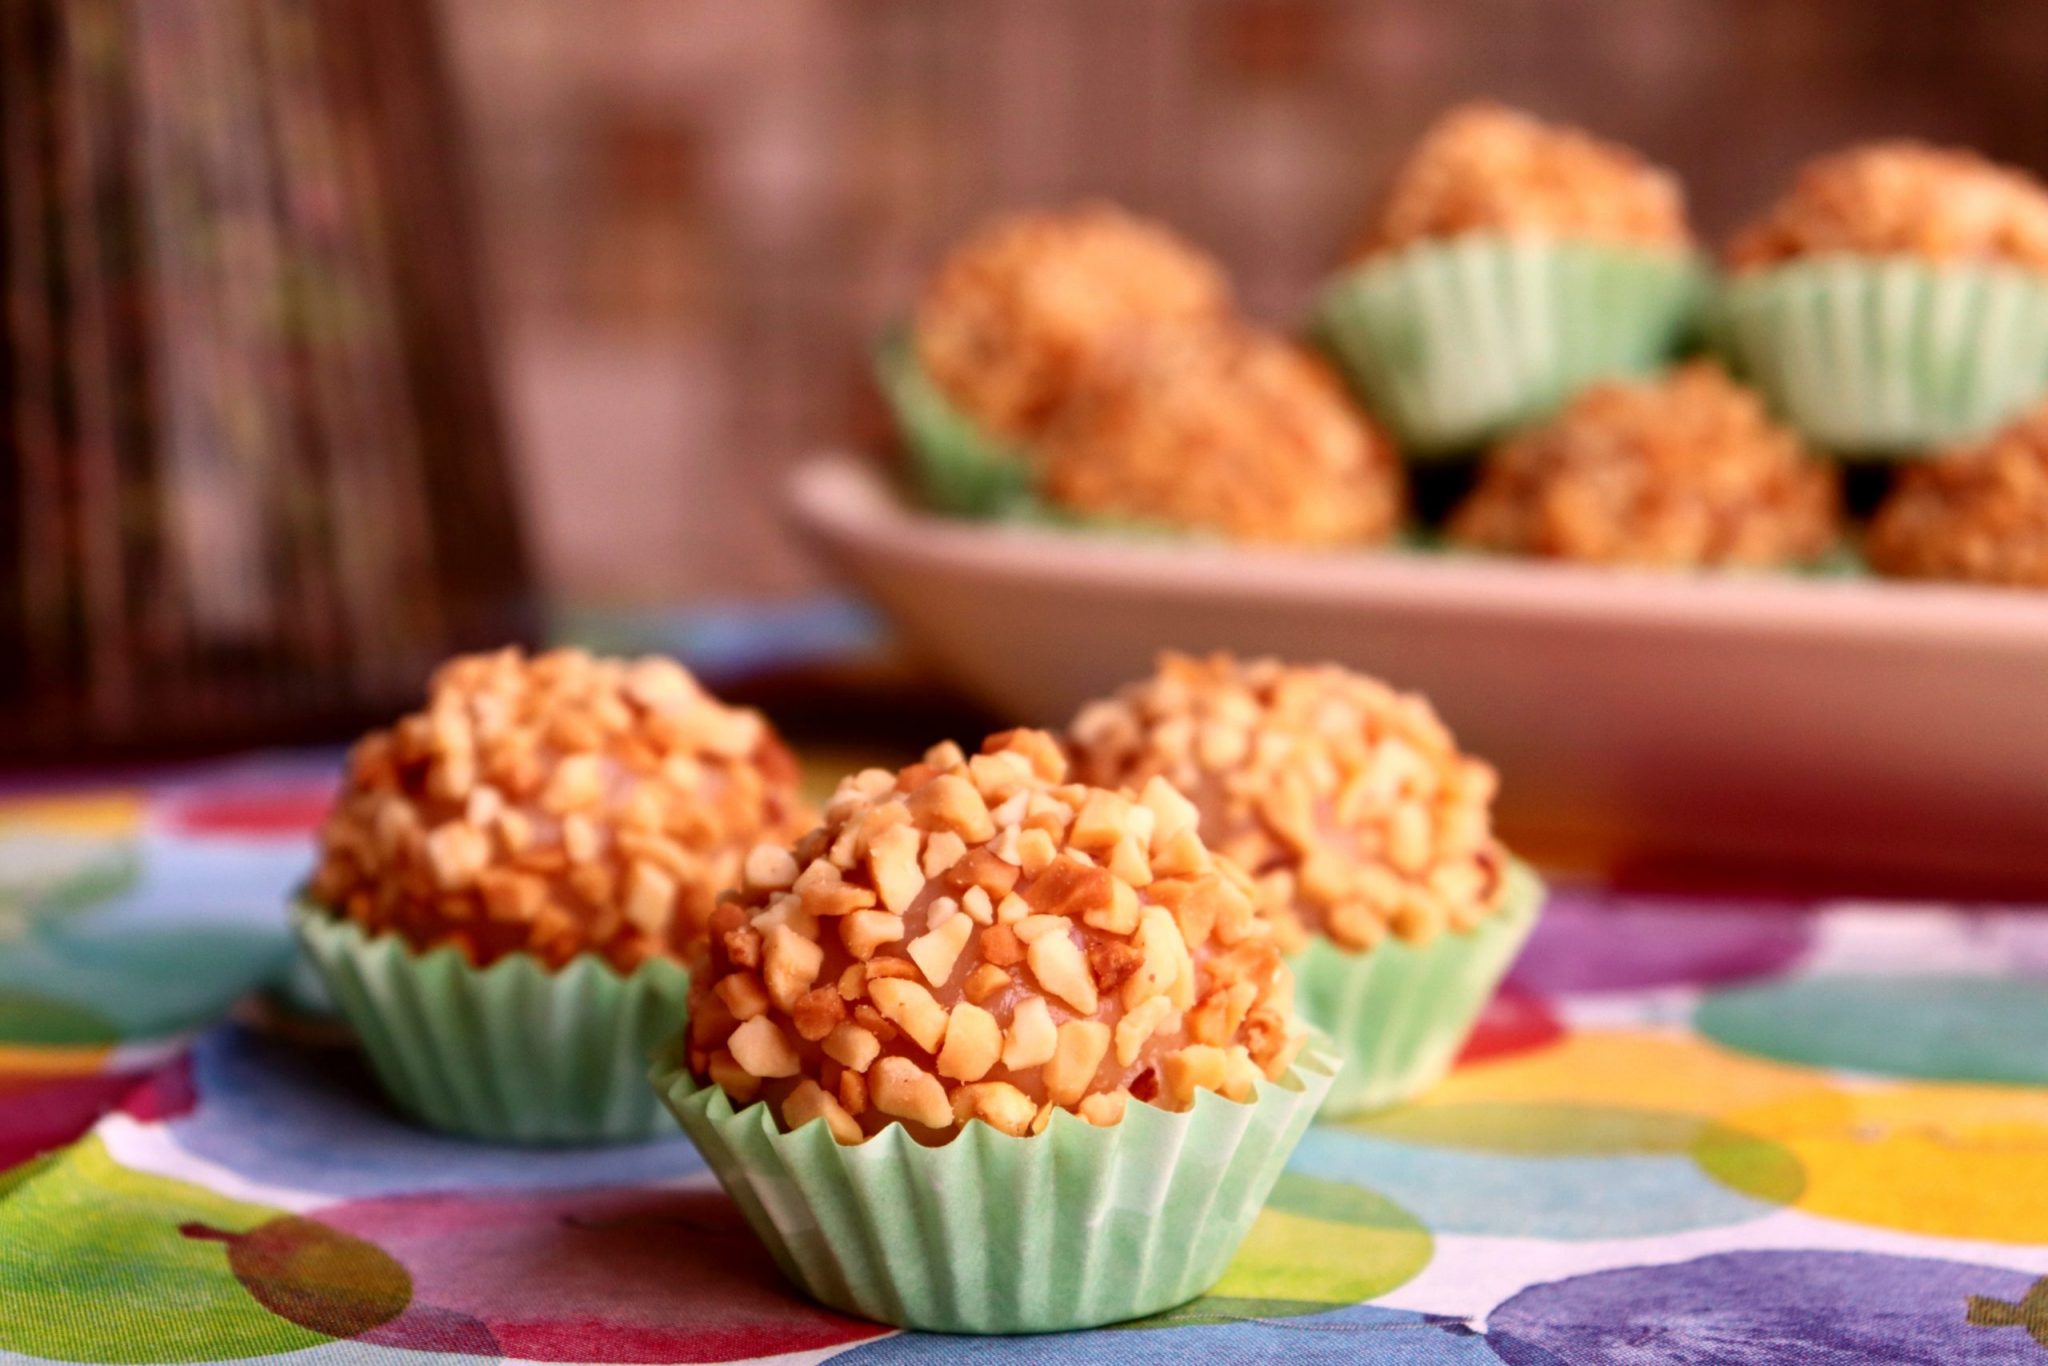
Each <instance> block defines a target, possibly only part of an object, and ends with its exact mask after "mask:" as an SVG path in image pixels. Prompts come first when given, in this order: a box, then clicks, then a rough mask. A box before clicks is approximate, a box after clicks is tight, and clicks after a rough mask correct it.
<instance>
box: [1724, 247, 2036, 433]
mask: <svg viewBox="0 0 2048 1366" xmlns="http://www.w3.org/2000/svg"><path fill="white" fill-rule="evenodd" d="M1712 334H1713V338H1714V341H1715V344H1716V345H1717V346H1718V347H1719V348H1720V349H1721V350H1722V351H1724V352H1725V353H1726V354H1727V355H1728V357H1729V359H1730V360H1731V361H1732V362H1733V363H1734V365H1735V366H1736V368H1737V369H1738V370H1740V371H1741V372H1742V373H1743V374H1744V375H1745V376H1747V377H1748V378H1749V379H1750V380H1751V381H1752V382H1754V383H1755V384H1756V386H1757V387H1758V388H1759V389H1761V390H1762V391H1763V392H1764V394H1765V395H1766V396H1767V397H1768V398H1769V399H1770V400H1771V403H1772V405H1773V406H1774V407H1776V408H1777V409H1778V410H1779V411H1780V412H1782V413H1783V414H1784V415H1785V416H1786V417H1787V418H1788V419H1789V420H1790V421H1791V423H1792V424H1793V425H1794V426H1795V427H1797V428H1798V429H1799V430H1800V432H1801V433H1802V434H1803V435H1805V436H1806V437H1807V438H1808V439H1809V440H1811V441H1813V442H1814V443H1815V444H1817V445H1820V446H1825V447H1828V448H1830V449H1832V450H1836V451H1840V452H1843V453H1847V454H1863V455H1893V456H1897V455H1906V454H1912V453H1924V452H1926V451H1928V450H1929V449H1930V448H1933V447H1937V446H1941V445H1945V444H1947V443H1949V442H1953V441H1961V440H1965V439H1968V438H1971V437H1975V436H1978V435H1981V434H1983V433H1984V432H1986V431H1989V430H1990V429H1991V428H1993V427H1996V426H1997V425H1998V424H1999V423H2000V422H2002V421H2004V420H2005V419H2006V418H2008V417H2011V416H2012V415H2013V414H2014V413H2016V412H2018V411H2019V410H2020V409H2022V408H2024V407H2026V406H2028V405H2029V404H2030V403H2032V402H2034V401H2035V400H2037V399H2039V398H2040V397H2041V395H2042V393H2043V391H2044V390H2048V275H2042V274H2039V273H2036V272H2034V271H2030V270H2026V269H2024V268H2022V267H2019V266H2013V265H2006V264H2001V263H1993V262H1978V263H1967V264H1942V263H1935V262H1931V261H1927V260H1924V259H1922V258H1920V257H1917V256H1857V255H1846V254H1845V255H1831V256H1816V257H1811V258H1807V259H1803V260H1798V261H1794V262H1792V263H1791V264H1788V265H1782V266H1774V267H1771V268H1769V269H1765V270H1758V271H1752V272H1748V273H1745V274H1741V275H1737V276H1736V277H1734V278H1733V279H1732V280H1730V281H1729V282H1728V283H1727V284H1726V285H1725V286H1724V287H1723V288H1722V290H1721V293H1720V296H1719V298H1718V300H1717V301H1716V304H1715V307H1714V310H1713V319H1712Z"/></svg>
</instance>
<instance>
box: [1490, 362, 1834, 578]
mask: <svg viewBox="0 0 2048 1366" xmlns="http://www.w3.org/2000/svg"><path fill="white" fill-rule="evenodd" d="M1449 531H1450V535H1451V537H1452V539H1453V540H1456V541H1460V542H1462V543H1464V544H1466V545H1470V546H1474V547H1477V548H1480V549H1485V550H1493V551H1499V552H1502V553H1505V554H1518V555H1536V556H1546V557H1551V558H1557V559H1567V560H1578V561H1582V562H1586V563H1599V564H1636V565H1648V566H1656V567H1662V568H1706V567H1734V566H1746V567H1754V568H1764V567H1775V566H1782V565H1791V564H1802V563H1807V562H1810V561H1812V560H1815V559H1817V558H1819V557H1820V556H1821V555H1823V554H1825V553H1826V552H1827V551H1828V549H1829V548H1830V547H1832V546H1833V545H1834V544H1835V543H1836V542H1837V541H1838V540H1839V539H1840V537H1841V507H1840V493H1839V488H1838V480H1837V478H1836V475H1835V472H1834V470H1833V468H1832V467H1831V466H1828V465H1826V464H1823V463H1822V462H1821V461H1819V460H1817V459H1815V458H1814V457H1813V456H1812V454H1811V453H1810V452H1808V451H1807V450H1806V448H1805V447H1804V446H1803V445H1802V444H1801V443H1800V441H1799V438H1798V437H1797V436H1796V435H1794V434H1793V432H1792V431H1791V430H1790V429H1789V428H1786V427H1782V426H1780V425H1779V424H1777V423H1776V422H1773V421H1772V420H1771V419H1770V417H1769V416H1768V415H1767V414H1766V413H1765V411H1764V405H1763V402H1762V400H1761V399H1759V398H1758V397H1757V396H1756V395H1755V394H1754V393H1752V392H1750V391H1749V390H1747V389H1745V388H1743V387H1742V386H1741V385H1739V384H1737V383H1735V381H1733V380H1731V379H1729V378H1728V376H1727V375H1726V374H1724V373H1723V372H1722V371H1721V370H1720V369H1718V368H1717V367H1715V366H1713V365H1710V364H1708V363H1706V362H1704V361H1701V362H1695V363H1693V364H1690V365H1685V366H1681V367H1679V368H1678V369H1676V370H1674V371H1672V372H1671V373H1670V374H1668V375H1666V376H1664V377H1663V378H1661V379H1656V380H1640V381H1624V380H1615V381H1609V382H1607V383H1602V384H1595V385H1593V386H1592V387H1590V388H1588V389H1586V390H1585V391H1583V392H1582V393H1580V395H1579V396H1578V397H1577V398H1575V399H1573V400H1572V402H1571V404H1570V406H1568V407H1567V408H1566V409H1565V410H1564V412H1563V413H1561V414H1559V415H1558V416H1557V417H1556V418H1555V419H1553V420H1552V421H1550V422H1547V423H1545V424H1543V425H1542V426H1539V427H1534V428H1531V429H1529V430H1528V431H1524V432H1520V433H1517V434H1516V435H1514V436H1511V437H1509V438H1507V440H1505V441H1503V442H1502V443H1501V444H1500V445H1498V446H1496V447H1495V448H1494V450H1493V451H1492V453H1491V454H1489V455H1488V457H1487V460H1486V465H1485V468H1484V470H1483V471H1482V473H1481V475H1480V479H1479V484H1478V487H1477V488H1475V489H1474V490H1473V492H1472V495H1471V497H1469V498H1467V499H1466V500H1465V502H1464V504H1463V505H1462V506H1461V507H1460V508H1459V509H1458V510H1457V512H1456V513H1455V514H1454V515H1453V516H1452V518H1451V522H1450V527H1449Z"/></svg>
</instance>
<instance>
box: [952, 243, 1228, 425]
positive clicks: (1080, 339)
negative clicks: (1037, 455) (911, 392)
mask: <svg viewBox="0 0 2048 1366" xmlns="http://www.w3.org/2000/svg"><path fill="white" fill-rule="evenodd" d="M1230 309H1231V300H1230V287H1229V284H1228V283H1227V281H1226V280H1225V279H1224V275H1223V271H1222V269H1221V268H1220V267H1219V266H1218V265H1217V264H1216V263H1215V262H1214V261H1213V260H1211V259H1210V258H1209V257H1208V256H1207V255H1206V254H1205V253H1203V252H1202V251H1200V250H1199V249H1197V248H1196V247H1194V246H1192V245H1191V244H1189V243H1188V242H1187V241H1185V240H1184V239H1183V238H1181V237H1180V236H1179V235H1178V234H1176V233H1174V232H1173V231H1172V230H1170V229H1168V228H1166V227H1164V226H1162V225H1160V224H1158V223H1154V222H1151V221H1149V220H1147V219H1143V218H1139V217H1137V216H1135V215H1133V214H1130V213H1127V212H1125V211H1124V210H1122V209H1119V208H1116V207H1115V206H1113V205H1109V204H1084V205H1081V206H1079V207H1076V208H1071V209H1064V210H1042V211H1038V212H1032V213H1020V214H1013V215H1010V216H1008V217H1004V218H999V219H996V220H995V221H993V222H991V223H989V224H988V225H987V226H986V227H984V228H982V229H981V230H980V231H979V232H977V233H975V235H974V236H972V237H970V238H968V239H967V241H965V242H963V243H962V244H961V245H960V246H958V247H956V248H955V249H954V250H953V252H952V254H950V255H949V256H948V257H947V258H946V259H945V261H944V262H943V263H942V264H941V265H940V267H939V269H938V272H937V273H936V274H935V275H934V276H933V277H932V280H931V283H930V284H929V285H928V286H927V287H926V288H925V291H924V295H923V297H922V298H921V299H920V300H919V301H918V305H917V313H916V318H915V322H914V326H913V331H912V340H913V343H914V345H915V349H916V354H917V359H918V362H919V364H920V365H921V366H922V367H923V369H924V373H925V374H926V376H928V377H929V378H930V380H931V382H932V383H933V384H934V385H936V386H937V387H938V389H939V391H940V392H941V393H943V394H944V395H945V396H946V398H947V399H949V400H950V401H951V402H952V403H953V405H954V406H955V407H956V408H958V409H959V410H960V411H961V412H963V413H965V414H967V415H968V416H969V417H971V418H973V419H974V420H975V421H976V422H978V423H980V424H981V425H982V426H983V427H984V428H985V429H987V430H988V431H989V432H990V433H992V434H994V435H996V436H998V437H1002V438H1005V439H1008V440H1013V441H1021V442H1029V441H1031V440H1034V439H1035V438H1036V437H1037V436H1038V435H1039V433H1040V431H1041V430H1042V428H1043V426H1044V424H1045V421H1046V419H1047V418H1048V417H1049V416H1050V415H1051V414H1052V412H1053V410H1054V409H1055V408H1057V407H1058V406H1059V404H1060V402H1061V401H1062V400H1063V399H1064V398H1065V396H1066V394H1067V391H1068V389H1069V388H1070V387H1071V386H1072V384H1073V382H1074V380H1075V378H1076V377H1077V376H1078V375H1079V374H1081V373H1082V372H1083V371H1084V370H1085V369H1086V368H1087V367H1088V366H1089V365H1091V364H1093V363H1094V362H1095V361H1096V360H1097V359H1098V358H1099V357H1100V356H1101V355H1102V354H1103V353H1104V351H1105V350H1107V349H1110V348H1112V347H1114V346H1115V345H1116V344H1117V343H1118V342H1119V341H1120V340H1121V339H1122V338H1123V337H1124V336H1126V335H1127V334H1128V333H1129V332H1131V331H1132V330H1133V329H1135V328H1141V327H1153V326H1167V327H1182V326H1206V325H1208V324H1210V323H1213V322H1216V321H1218V320H1221V319H1223V318H1225V317H1227V316H1229V313H1230Z"/></svg>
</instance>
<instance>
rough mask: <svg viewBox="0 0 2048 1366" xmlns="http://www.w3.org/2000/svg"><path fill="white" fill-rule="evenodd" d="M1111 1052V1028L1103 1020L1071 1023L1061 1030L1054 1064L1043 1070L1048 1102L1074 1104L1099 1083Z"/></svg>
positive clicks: (1070, 1021) (1063, 1104)
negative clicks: (1098, 1072)
mask: <svg viewBox="0 0 2048 1366" xmlns="http://www.w3.org/2000/svg"><path fill="white" fill-rule="evenodd" d="M1108 1051H1109V1026H1108V1025H1106V1024H1104V1023H1102V1021H1100V1020H1069V1021H1067V1022H1066V1023H1065V1024H1063V1025H1061V1026H1060V1028H1059V1041H1058V1043H1057V1045H1056V1046H1055V1047H1054V1050H1053V1055H1052V1061H1051V1062H1048V1063H1047V1064H1046V1065H1045V1066H1044V1067H1043V1068H1042V1069H1040V1071H1039V1076H1040V1077H1041V1078H1043V1079H1044V1081H1045V1095H1046V1099H1048V1100H1050V1101H1051V1102H1052V1103H1053V1104H1055V1105H1059V1106H1068V1105H1072V1104H1073V1103H1074V1102H1075V1101H1077V1100H1079V1099H1080V1098H1081V1096H1082V1093H1083V1092H1085V1091H1086V1090H1087V1089H1088V1086H1089V1083H1090V1082H1092V1081H1094V1080H1095V1069H1096V1068H1097V1067H1100V1066H1101V1065H1102V1057H1103V1055H1104V1054H1105V1053H1107V1052H1108Z"/></svg>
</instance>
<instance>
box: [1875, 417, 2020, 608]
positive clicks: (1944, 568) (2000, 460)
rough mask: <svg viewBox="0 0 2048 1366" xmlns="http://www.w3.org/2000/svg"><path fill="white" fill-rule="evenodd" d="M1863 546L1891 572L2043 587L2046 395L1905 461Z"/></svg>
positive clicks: (1877, 563) (1903, 575) (1882, 569)
mask: <svg viewBox="0 0 2048 1366" xmlns="http://www.w3.org/2000/svg"><path fill="white" fill-rule="evenodd" d="M1866 550H1867V552H1868V555H1869V558H1870V563H1871V565H1872V566H1873V567H1874V568H1875V569H1877V571H1878V572H1879V573H1881V574H1890V575H1894V576H1896V577H1899V578H1912V579H1960V580H1965V581H1968V582H1971V583H1987V584H2005V585H2008V586H2011V587H2024V588H2048V404H2043V405H2041V406H2040V407H2037V408H2035V409H2033V410H2032V411H2031V412H2028V413H2025V414H2022V415H2021V416H2020V417H2018V418H2016V419H2014V420H2013V421H2012V422H2010V423H2008V424H2006V425H2005V426H2004V427H2002V428H2000V429H1999V430H1998V431H1997V432H1996V433H1994V434H1993V435H1991V436H1989V437H1987V438H1985V439H1984V440H1982V441H1978V442H1974V443H1972V444H1969V445H1962V446H1956V447H1954V448H1952V449H1950V450H1947V451H1944V452H1943V453H1941V454H1940V455H1938V456H1936V457H1935V458H1934V459H1932V460H1926V461H1922V462H1919V463H1916V464H1913V465H1909V466H1907V468H1906V470H1905V471H1904V472H1903V473H1902V474H1900V476H1899V480H1898V484H1897V485H1896V486H1895V487H1894V488H1893V490H1892V493H1891V496H1890V497H1889V498H1887V499H1886V500H1885V503H1884V505H1883V506H1882V507H1881V508H1879V509H1878V513H1877V518H1876V520H1875V521H1873V522H1872V523H1871V527H1870V539H1869V542H1868V544H1867V546H1866Z"/></svg>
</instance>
